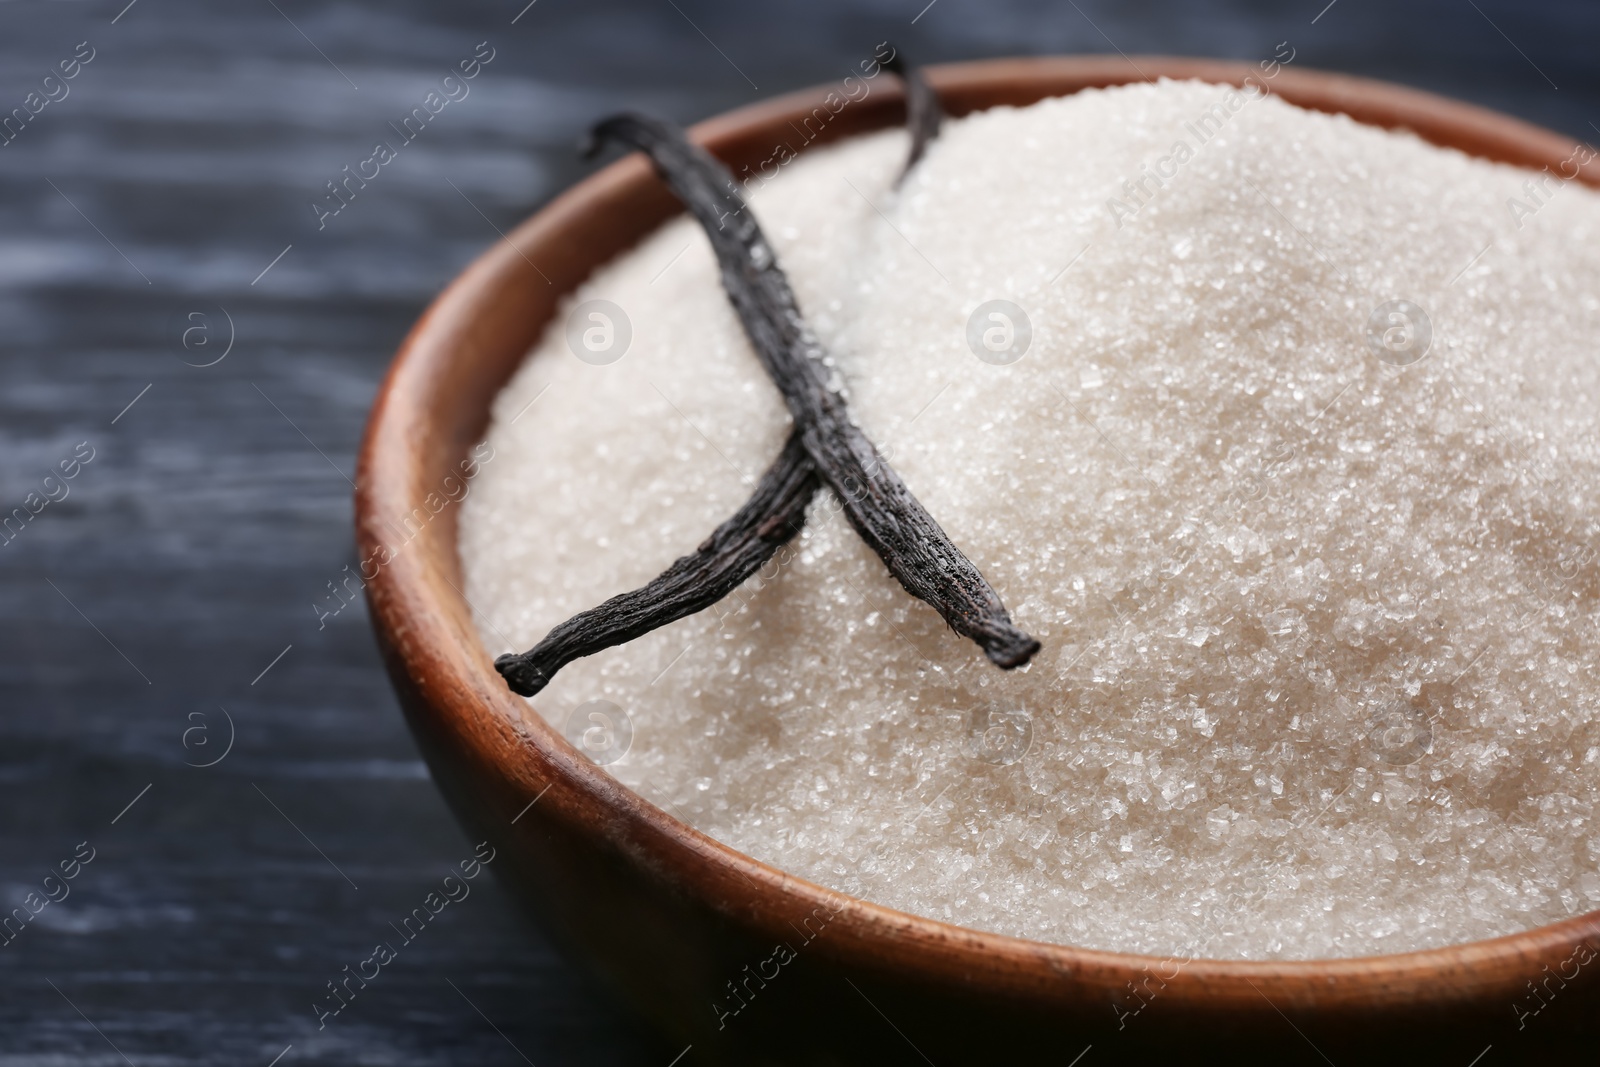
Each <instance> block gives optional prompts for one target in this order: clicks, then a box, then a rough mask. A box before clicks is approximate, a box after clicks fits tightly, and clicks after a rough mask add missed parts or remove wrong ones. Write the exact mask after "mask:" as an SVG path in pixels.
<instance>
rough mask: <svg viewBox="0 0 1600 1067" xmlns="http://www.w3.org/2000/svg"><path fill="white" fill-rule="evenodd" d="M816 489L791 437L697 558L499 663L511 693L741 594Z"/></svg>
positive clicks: (527, 692)
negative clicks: (601, 651) (744, 583)
mask: <svg viewBox="0 0 1600 1067" xmlns="http://www.w3.org/2000/svg"><path fill="white" fill-rule="evenodd" d="M818 485H819V483H818V481H817V475H816V469H815V468H814V467H813V466H812V465H811V463H810V462H809V461H808V460H807V458H806V452H805V447H804V446H803V445H802V444H801V443H800V437H799V435H798V434H793V433H791V434H790V435H789V440H788V441H787V442H786V443H785V444H784V446H783V452H782V453H781V454H780V455H779V457H778V460H777V462H775V463H774V464H773V465H772V466H771V467H770V468H769V469H768V470H767V473H766V474H764V475H762V477H761V481H760V482H759V483H758V484H757V485H756V491H755V492H754V493H753V494H752V495H751V497H750V499H749V500H747V501H745V504H744V506H743V507H741V508H740V509H739V510H738V511H737V512H735V513H734V515H733V517H732V518H730V519H728V520H727V521H726V522H724V523H723V524H722V525H721V526H718V527H717V528H716V530H715V531H713V532H712V534H711V536H710V537H708V538H706V539H705V541H704V543H702V544H701V545H700V547H699V548H697V549H696V550H695V551H694V552H693V553H691V554H689V555H687V556H683V557H680V558H679V559H678V560H677V561H676V562H674V563H673V564H672V566H671V567H668V568H667V569H666V571H665V572H663V573H662V574H661V575H660V576H658V577H657V578H655V579H653V580H652V581H651V582H650V583H649V584H648V585H645V586H642V587H640V588H638V589H634V590H631V591H630V592H626V593H622V594H619V595H618V596H614V597H612V598H611V599H610V600H607V601H606V602H605V603H604V604H601V605H600V606H599V607H596V608H590V609H589V610H588V611H585V612H582V613H581V614H578V615H575V616H573V617H572V618H570V619H568V620H567V621H566V622H564V623H562V624H561V625H560V626H557V627H556V628H555V629H553V630H551V631H550V632H549V633H548V634H546V635H545V638H544V640H542V641H540V642H539V643H538V644H537V645H535V646H534V647H533V648H532V649H531V650H530V651H528V652H524V653H522V654H521V655H511V654H507V655H504V656H501V657H500V658H499V659H497V660H495V661H494V665H495V668H496V669H497V670H499V672H500V673H501V675H502V676H504V678H505V680H506V684H508V685H509V686H510V687H511V691H512V692H514V693H517V694H519V695H521V696H525V697H531V696H533V695H534V694H535V693H537V692H539V690H541V689H543V688H544V687H545V686H546V685H548V684H549V683H550V679H551V678H552V677H553V676H554V675H555V673H556V671H559V670H560V669H561V668H562V667H564V666H566V665H567V664H568V663H570V662H572V661H573V660H575V659H579V658H581V657H583V656H590V655H593V654H594V653H596V652H599V651H600V650H601V649H606V648H610V647H612V646H613V645H621V644H625V643H627V642H629V641H632V640H633V639H634V638H637V637H643V636H644V635H645V634H647V633H649V632H650V631H652V630H656V629H659V628H661V627H662V626H665V625H667V624H668V623H670V622H676V621H677V620H678V619H681V618H684V617H685V616H688V615H693V614H694V613H695V612H697V611H704V610H705V609H706V608H709V607H710V606H711V605H713V604H715V603H716V602H717V601H719V600H721V599H722V598H723V597H725V596H727V595H728V594H729V593H731V592H733V591H734V590H735V589H737V588H738V587H739V586H740V585H741V584H742V583H743V582H744V580H745V579H746V578H748V577H750V575H752V574H754V573H755V572H756V571H757V570H759V569H760V567H761V565H762V564H763V563H765V562H767V560H769V559H771V558H772V554H773V553H774V552H776V551H777V550H778V548H779V547H780V546H782V545H783V544H784V543H785V542H787V541H789V540H790V539H791V538H792V537H794V535H795V534H797V533H799V532H800V527H801V526H803V525H804V524H805V521H806V505H807V504H809V503H810V502H811V498H812V496H813V495H815V494H816V491H817V487H818Z"/></svg>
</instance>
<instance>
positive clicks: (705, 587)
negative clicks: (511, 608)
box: [494, 59, 1038, 696]
mask: <svg viewBox="0 0 1600 1067" xmlns="http://www.w3.org/2000/svg"><path fill="white" fill-rule="evenodd" d="M885 66H888V67H890V69H891V70H893V72H894V74H898V75H899V77H901V78H902V80H904V82H906V94H907V125H909V128H910V133H912V146H910V152H909V157H907V160H906V170H902V173H901V179H904V176H906V173H907V171H909V170H910V168H912V166H914V165H915V163H917V160H918V158H920V157H922V154H923V149H925V147H926V142H928V139H931V138H933V136H936V134H938V130H939V104H938V96H936V94H934V93H933V90H931V88H930V86H928V83H926V82H925V80H923V78H922V75H920V72H917V70H906V69H904V67H902V66H901V64H899V61H898V59H896V61H891V62H890V64H885ZM598 133H600V131H598V128H597V134H598ZM678 136H680V134H678ZM680 139H682V136H680ZM723 174H725V176H726V173H725V171H723ZM726 181H728V186H730V189H731V178H726ZM898 181H899V179H898ZM742 206H744V205H742V200H741V202H739V210H741V211H742ZM702 222H704V219H702ZM707 229H709V227H707ZM755 237H757V240H760V230H758V229H757V230H755ZM763 243H765V242H763ZM714 245H715V242H714ZM718 259H722V250H720V248H718ZM773 269H774V270H776V266H774V267H773ZM723 277H725V285H726V264H725V275H723ZM778 277H779V280H781V282H782V288H784V291H786V293H787V282H786V280H782V275H781V274H779V275H778ZM730 294H731V291H730ZM787 304H789V307H790V310H792V314H794V317H795V318H798V312H797V310H794V298H792V294H790V296H789V301H787ZM741 317H742V312H741ZM802 328H803V323H802ZM747 331H749V323H747ZM752 341H754V338H752ZM763 362H765V360H763ZM858 435H859V432H858ZM864 440H866V438H864V437H862V442H864ZM866 445H867V448H869V450H872V446H870V442H867V443H866ZM870 454H872V459H870V461H869V466H867V472H875V470H880V469H886V466H885V464H883V461H882V456H878V454H877V451H875V450H872V453H870ZM846 477H848V478H851V480H854V477H853V475H846ZM888 477H890V478H893V482H894V485H898V486H899V493H901V494H904V496H906V498H907V499H910V504H912V506H914V507H917V510H920V506H917V502H915V499H914V498H910V493H909V491H907V490H906V488H904V485H899V480H898V478H896V477H894V475H893V472H890V475H888ZM854 482H856V485H858V486H859V485H861V482H859V480H854ZM816 488H818V478H816V472H814V466H813V462H811V459H810V456H808V454H806V451H805V448H803V446H802V440H800V435H798V432H795V434H792V435H790V438H789V442H787V445H786V446H784V451H782V453H781V454H779V458H778V461H776V462H774V464H773V466H771V467H770V469H768V472H766V474H765V475H763V478H762V482H760V485H758V486H757V491H755V494H754V496H752V498H750V499H749V501H747V502H746V504H744V507H741V509H739V512H738V514H736V515H734V517H733V518H730V520H728V522H725V523H723V525H722V526H718V528H717V531H715V533H712V536H710V537H707V539H706V542H704V544H701V547H699V549H698V550H696V552H694V553H691V555H686V557H682V558H680V560H677V561H675V563H674V565H672V566H670V568H669V569H667V571H666V573H662V574H661V576H659V577H656V579H654V581H651V582H650V584H648V585H645V587H642V589H637V590H632V592H629V593H622V595H619V597H613V598H611V600H608V601H605V603H603V605H600V606H598V608H592V609H589V611H584V613H581V614H579V616H574V617H573V619H570V621H566V622H563V624H562V625H558V627H555V629H554V630H550V633H549V635H546V638H544V640H541V641H539V645H536V646H534V648H533V649H530V651H526V653H522V654H507V656H501V657H499V659H496V662H494V665H496V669H499V672H501V673H502V675H504V677H506V680H507V683H509V685H510V688H512V691H515V693H518V694H522V696H533V694H534V693H538V691H539V689H542V688H544V686H546V685H547V683H549V680H550V677H554V675H555V672H557V670H560V667H563V665H565V664H568V662H571V661H573V659H578V657H581V656H589V654H594V653H597V651H602V649H603V648H611V646H613V645H621V643H624V641H629V640H634V638H635V637H642V635H643V633H648V632H650V630H654V629H658V627H661V625H667V624H669V622H674V621H677V619H682V617H685V616H688V614H694V613H696V611H701V609H704V608H707V606H710V605H712V603H715V601H717V600H720V598H722V597H725V595H726V593H730V592H733V590H734V589H736V587H738V585H739V584H742V582H744V581H746V579H747V577H749V576H750V574H754V573H755V571H757V569H758V568H760V566H762V565H763V563H765V561H766V560H768V558H771V555H773V552H776V550H778V547H781V545H782V544H784V542H787V541H789V539H790V537H794V536H795V533H798V530H800V526H802V525H803V522H805V506H806V502H808V501H810V498H811V496H813V493H814V491H816ZM856 491H858V490H856V488H851V490H845V491H840V490H838V488H835V493H838V494H840V499H845V501H850V499H851V498H853V496H854V494H856ZM846 515H848V510H846ZM926 522H928V525H933V528H934V530H936V531H938V525H936V523H933V520H931V517H926ZM851 523H853V525H856V528H858V531H859V530H861V526H859V525H858V523H856V520H854V518H851ZM939 536H941V539H942V531H939ZM869 544H870V541H869ZM946 544H947V542H946ZM949 552H952V553H954V555H955V557H957V558H958V560H960V561H962V563H965V566H966V569H968V571H971V576H974V577H976V581H978V584H979V585H981V590H982V592H987V597H989V600H990V601H992V605H994V606H995V608H998V616H1000V619H998V622H1000V624H1002V627H1006V629H1010V630H1011V632H1013V633H1014V635H1016V637H1011V638H1010V641H997V640H994V638H992V637H990V640H989V643H986V641H984V640H979V638H978V637H974V633H971V632H968V630H963V629H962V627H958V625H955V622H954V621H952V629H957V632H965V633H966V635H968V637H974V640H978V643H979V645H982V646H984V649H986V651H987V653H989V656H990V659H994V661H995V662H998V664H1000V665H1006V667H1013V665H1019V664H1022V662H1026V661H1027V657H1029V656H1032V653H1034V651H1035V649H1037V648H1038V645H1037V641H1032V638H1029V637H1027V635H1024V633H1021V632H1019V630H1016V629H1014V627H1011V624H1010V617H1006V616H1005V609H1003V606H1000V603H998V597H995V595H994V590H990V589H989V585H987V584H986V582H982V576H981V574H978V573H976V568H973V566H971V563H970V561H966V560H965V557H962V555H960V552H958V550H957V549H955V547H954V545H949ZM880 555H883V552H882V550H880ZM886 561H888V560H886ZM893 569H894V568H893V565H891V571H893ZM896 576H898V577H901V574H899V573H898V571H896ZM901 581H902V584H906V579H904V577H901ZM907 589H910V585H907ZM925 600H926V597H925ZM930 603H933V605H934V606H936V608H939V609H941V614H946V619H950V614H949V613H946V609H944V608H942V606H941V603H938V601H933V600H930ZM987 622H989V625H990V630H994V629H998V627H994V621H992V619H989V621H987ZM1002 633H1003V630H1002ZM1018 638H1021V640H1018ZM997 653H998V654H997Z"/></svg>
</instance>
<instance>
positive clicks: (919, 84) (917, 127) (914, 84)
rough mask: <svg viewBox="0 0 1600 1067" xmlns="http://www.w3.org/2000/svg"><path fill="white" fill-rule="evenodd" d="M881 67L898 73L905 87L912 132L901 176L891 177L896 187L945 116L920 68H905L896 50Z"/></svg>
mask: <svg viewBox="0 0 1600 1067" xmlns="http://www.w3.org/2000/svg"><path fill="white" fill-rule="evenodd" d="M883 66H884V69H885V70H889V71H892V72H893V73H895V74H897V75H899V77H900V81H901V82H902V83H904V85H905V87H906V129H907V130H909V131H910V132H911V151H910V152H909V153H907V155H906V165H905V166H904V167H902V168H901V170H900V176H899V177H898V178H896V179H895V180H894V184H895V185H896V186H897V187H898V186H899V185H900V183H901V182H903V181H905V180H906V175H907V174H910V173H911V168H912V167H915V166H916V165H917V163H918V162H919V161H921V159H922V153H923V152H925V151H926V150H927V148H928V142H929V141H931V140H933V139H934V138H935V137H937V136H939V123H940V121H941V120H942V119H943V118H944V112H943V109H941V108H940V107H939V96H938V94H937V93H935V92H934V91H933V86H931V85H929V84H928V79H927V78H926V77H924V76H923V73H922V70H921V69H920V68H918V67H907V66H906V65H905V62H904V61H903V60H902V59H901V58H900V53H899V52H896V53H895V54H894V55H893V56H891V57H889V58H888V59H887V60H885V61H884V63H883Z"/></svg>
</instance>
